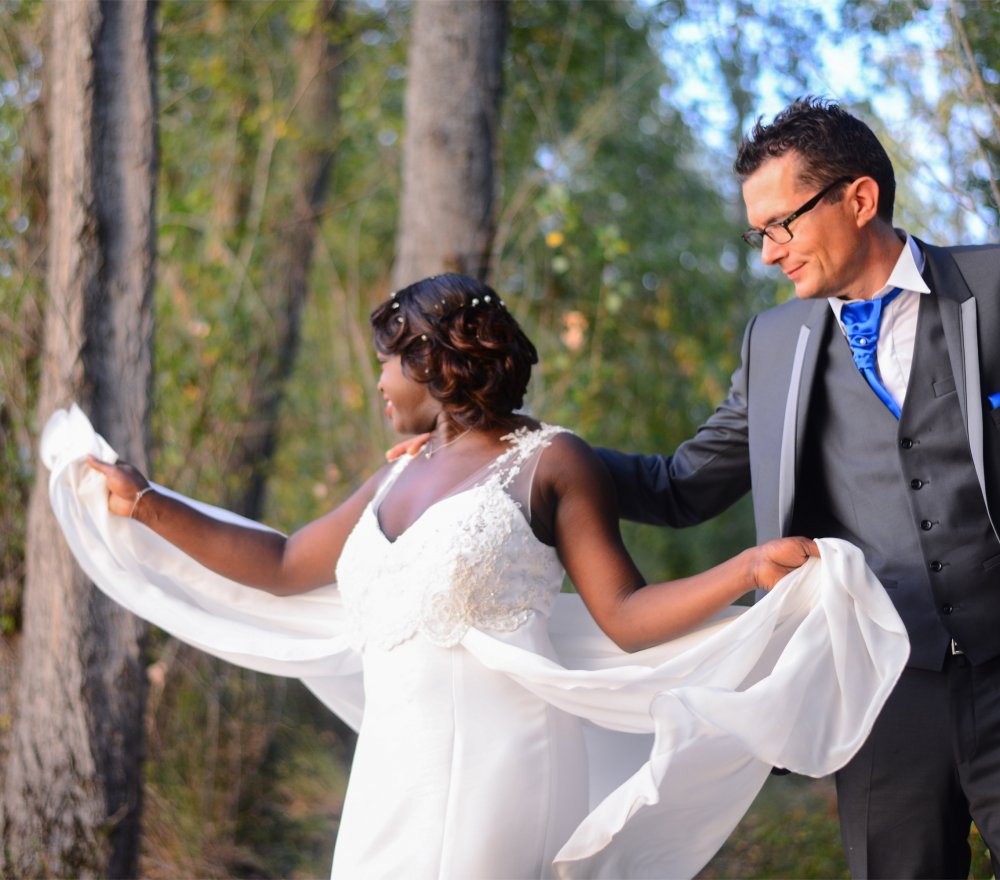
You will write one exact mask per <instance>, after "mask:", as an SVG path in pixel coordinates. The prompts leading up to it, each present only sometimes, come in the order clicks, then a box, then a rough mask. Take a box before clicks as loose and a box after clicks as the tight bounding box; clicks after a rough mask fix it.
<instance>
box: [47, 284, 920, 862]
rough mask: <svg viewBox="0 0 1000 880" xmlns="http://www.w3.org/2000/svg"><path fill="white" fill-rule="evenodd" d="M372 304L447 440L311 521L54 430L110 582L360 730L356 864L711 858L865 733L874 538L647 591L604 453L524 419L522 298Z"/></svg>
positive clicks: (408, 415)
mask: <svg viewBox="0 0 1000 880" xmlns="http://www.w3.org/2000/svg"><path fill="white" fill-rule="evenodd" d="M371 323H372V326H373V329H374V340H375V347H376V349H377V352H378V359H379V361H380V363H381V378H380V380H379V383H378V388H379V390H380V392H381V394H382V396H383V398H384V399H385V413H386V416H387V417H388V418H389V419H390V421H391V423H392V425H393V427H394V428H395V429H396V430H397V431H399V432H401V433H404V434H417V433H422V432H429V433H430V435H431V436H430V439H429V441H428V442H427V443H426V445H425V446H424V447H423V449H421V450H420V451H418V452H417V453H415V454H413V455H406V456H403V457H402V458H401V459H399V460H398V461H396V462H393V463H390V464H387V465H385V466H384V467H383V468H382V469H380V470H379V471H378V472H376V473H375V474H373V475H372V476H371V477H370V478H369V479H367V480H366V481H365V482H364V483H363V484H362V485H361V487H360V488H359V489H358V490H357V491H356V492H355V493H354V494H353V495H351V496H350V497H349V498H348V499H347V500H346V501H345V502H344V503H343V504H341V505H340V506H339V507H337V508H336V509H335V510H333V511H331V512H330V513H328V514H326V515H325V516H323V517H321V518H320V519H318V520H316V521H315V522H312V523H310V524H308V525H306V526H304V527H303V528H301V529H299V530H298V531H296V532H294V533H293V534H291V535H290V536H287V537H286V536H285V535H283V534H281V533H278V532H275V531H272V530H270V529H267V528H264V527H262V526H260V525H258V524H256V523H250V522H247V521H245V520H242V519H240V518H239V517H236V516H234V515H232V514H227V513H226V512H224V511H220V510H217V509H215V508H210V507H208V506H206V505H203V504H199V503H197V502H193V501H190V500H189V499H185V498H182V497H181V496H179V495H177V494H175V493H172V492H170V491H168V490H166V489H164V488H163V487H160V486H157V485H155V484H153V483H150V482H148V481H147V480H146V479H145V477H143V476H142V475H141V474H140V473H139V472H138V471H137V470H136V469H135V468H133V467H131V466H129V465H127V464H124V463H121V462H119V463H113V462H114V461H115V458H116V456H115V454H114V452H113V451H112V450H110V449H109V448H108V447H107V445H106V444H105V443H104V442H103V440H102V439H101V438H100V437H98V436H97V435H96V434H94V433H93V429H92V428H91V427H90V425H89V423H88V422H87V421H86V419H85V417H83V415H82V413H80V412H79V410H75V409H74V410H72V411H70V412H60V413H57V414H56V415H55V416H54V417H53V418H52V420H50V423H49V425H48V426H47V427H46V430H45V433H44V435H43V441H42V454H43V459H44V460H45V462H46V464H47V465H48V466H49V467H50V469H51V470H52V478H51V482H50V490H51V491H50V494H51V497H52V502H53V506H54V509H55V510H56V513H57V516H58V518H59V520H60V524H61V526H62V528H63V531H64V533H65V534H66V537H67V539H68V541H69V543H70V545H71V547H72V548H73V550H74V553H75V554H76V555H77V557H78V558H79V560H80V562H81V565H82V566H83V567H84V569H85V570H86V571H87V572H88V574H89V575H90V577H91V578H92V579H93V580H94V581H95V583H96V584H97V585H98V586H99V587H100V588H101V589H103V590H105V592H107V593H108V594H109V595H111V596H112V597H113V598H115V599H116V600H117V601H119V602H121V603H122V604H123V605H125V606H126V607H128V608H130V609H131V610H133V611H135V612H136V613H138V614H140V615H142V616H144V617H146V618H148V619H149V620H151V621H152V622H154V623H156V624H157V625H159V626H161V627H162V628H164V629H166V630H167V631H169V632H171V633H173V634H174V635H176V636H178V637H179V638H182V639H185V640H186V641H188V642H190V643H192V644H194V645H196V646H198V647H201V648H203V649H205V650H207V651H210V652H211V653H213V654H216V655H217V656H221V657H225V658H227V659H230V660H233V661H234V662H237V663H241V664H243V665H246V666H249V667H251V668H254V669H260V670H263V671H267V672H274V673H277V674H285V675H294V676H297V677H301V678H302V679H303V680H304V681H305V682H306V683H307V685H309V686H310V687H311V688H312V689H313V690H314V691H315V692H316V693H317V695H318V696H320V698H321V699H323V700H324V701H325V702H326V703H327V705H329V706H330V707H331V708H332V709H334V710H335V711H337V712H338V713H340V714H341V715H342V716H343V717H344V718H345V720H346V721H347V722H348V723H351V724H352V725H354V726H356V727H357V728H358V730H359V738H358V744H357V749H356V754H355V757H354V763H353V766H352V770H351V775H350V781H349V784H348V791H347V796H346V800H345V805H344V811H343V817H342V821H341V824H340V830H339V833H338V837H337V845H336V850H335V854H334V862H333V874H334V876H335V877H343V878H354V877H365V878H379V877H385V878H390V877H399V876H407V877H417V878H420V877H443V878H477V880H479V878H488V877H496V878H537V877H545V876H553V875H555V876H566V877H572V876H580V877H682V876H693V874H695V873H696V872H697V871H698V870H699V869H700V868H701V867H702V866H703V864H704V863H705V862H706V861H707V860H708V859H709V858H710V857H711V855H712V854H713V853H714V851H715V850H716V849H717V848H718V847H719V846H720V845H721V843H722V842H723V841H724V839H725V837H726V836H727V835H728V833H729V832H730V831H731V829H732V828H733V827H734V826H735V824H736V822H737V821H738V820H739V818H740V816H741V815H742V814H743V812H744V811H745V809H746V808H747V806H748V805H749V803H750V801H751V800H752V799H753V797H754V795H755V794H756V792H757V791H758V790H759V788H760V786H761V785H762V784H763V781H764V779H765V778H766V776H767V773H768V771H769V769H770V767H771V766H772V765H780V766H784V767H788V768H790V769H793V770H796V771H798V772H805V773H811V774H813V775H821V774H826V773H829V772H832V771H833V770H834V769H836V768H837V767H839V766H840V765H841V764H843V763H844V762H846V761H847V760H848V758H849V757H850V756H851V755H852V754H853V753H854V751H855V750H856V749H857V748H858V747H860V745H861V743H862V742H863V741H864V738H865V737H866V735H867V733H868V730H869V729H870V725H871V723H872V721H873V719H874V717H875V715H876V714H877V712H878V709H879V708H880V707H881V704H882V702H883V701H884V699H885V697H886V696H887V694H888V693H889V691H890V690H891V687H892V685H893V683H894V682H895V679H896V677H897V676H898V674H899V671H900V669H901V667H902V664H903V663H904V662H905V658H906V654H907V652H908V645H907V642H906V636H905V634H904V631H903V628H902V626H901V624H900V623H899V620H898V618H897V617H896V615H895V612H894V611H893V610H892V607H891V605H890V603H889V602H888V600H887V599H886V597H885V596H884V594H883V593H882V591H881V587H880V586H879V584H878V582H877V581H875V580H874V577H873V576H872V575H871V573H870V572H869V571H868V569H867V568H866V567H865V565H864V562H863V560H862V559H861V557H860V554H859V553H858V551H856V550H855V549H854V548H852V547H851V546H850V545H846V544H844V543H842V542H836V541H820V542H818V546H817V543H814V542H812V541H810V540H807V539H805V538H786V539H781V540H777V541H772V542H769V543H767V544H764V545H762V546H760V547H754V548H751V549H748V550H745V551H744V552H742V553H740V554H739V555H737V556H735V557H734V558H732V559H730V560H728V561H726V562H724V563H722V564H721V565H718V566H716V567H715V568H712V569H710V570H708V571H705V572H702V573H700V574H696V575H692V576H690V577H686V578H681V579H679V580H675V581H670V582H665V583H656V584H647V583H646V581H645V580H644V578H643V577H642V575H641V574H640V572H639V571H638V570H637V568H636V566H635V564H634V563H633V562H632V560H631V558H630V557H629V555H628V552H627V551H626V549H625V547H624V545H623V543H622V540H621V537H620V534H619V531H618V521H617V509H616V500H615V496H614V489H613V487H612V486H611V484H610V481H609V478H608V476H607V474H606V473H605V471H604V469H603V466H602V465H601V463H600V461H599V460H598V459H597V457H596V455H595V454H594V453H593V452H592V451H591V449H590V447H589V446H587V444H586V443H584V442H583V441H582V440H580V439H579V438H578V437H576V436H574V435H573V434H571V433H569V432H567V431H564V430H563V429H560V428H556V427H553V426H549V425H545V424H542V423H540V422H537V421H535V420H533V419H531V418H529V417H527V416H524V415H521V414H519V412H518V410H519V408H520V407H521V404H522V401H523V397H524V393H525V390H526V387H527V384H528V380H529V377H530V372H531V367H532V365H533V364H534V363H535V362H536V361H537V356H536V353H535V349H534V347H533V346H532V344H531V342H530V341H529V340H528V339H527V337H526V336H525V335H524V333H523V332H522V331H521V329H520V327H519V326H518V324H517V323H516V321H515V320H514V318H513V317H512V316H511V315H510V313H509V312H508V311H507V309H506V307H505V305H504V303H503V302H502V301H501V300H500V298H499V297H498V296H497V294H496V293H495V292H494V291H493V290H491V289H490V288H489V287H487V286H485V285H482V284H480V283H478V282H475V281H473V280H471V279H468V278H464V277H462V276H458V275H440V276H436V277H434V278H429V279H425V280H423V281H420V282H417V283H416V284H413V285H411V286H409V287H407V288H405V289H404V290H401V291H399V292H398V293H396V294H393V296H392V297H391V298H390V299H389V300H387V301H386V302H384V303H383V304H382V305H380V306H379V307H378V308H376V309H375V311H374V312H373V313H372V316H371ZM87 464H89V466H90V467H89V468H88V467H87V466H86V465H87ZM109 510H110V512H111V513H112V514H116V515H117V516H112V517H108V516H107V512H108V511H109ZM564 572H565V574H567V575H568V576H569V578H570V580H571V581H572V582H573V585H574V586H575V587H576V591H577V592H576V594H575V595H574V594H568V593H561V586H562V582H563V575H564ZM789 573H791V575H789ZM334 575H335V578H336V584H335V585H332V584H331V581H332V580H333V577H334ZM786 575H789V576H788V577H786ZM779 582H780V583H779ZM776 584H777V588H776V589H774V590H773V591H772V592H771V593H770V594H769V595H768V597H767V598H766V599H765V600H764V601H762V602H761V603H759V604H758V605H756V606H754V607H753V608H751V609H749V610H745V609H744V610H742V613H741V610H737V609H730V607H729V606H730V605H731V603H732V602H733V601H734V600H736V599H737V598H738V597H740V596H742V595H743V594H744V593H746V592H747V591H749V590H752V589H754V588H758V587H763V588H766V589H770V588H772V587H775V585H776ZM247 587H251V588H256V589H247ZM595 622H596V627H595V626H594V623H595ZM819 707H822V711H818V708H819Z"/></svg>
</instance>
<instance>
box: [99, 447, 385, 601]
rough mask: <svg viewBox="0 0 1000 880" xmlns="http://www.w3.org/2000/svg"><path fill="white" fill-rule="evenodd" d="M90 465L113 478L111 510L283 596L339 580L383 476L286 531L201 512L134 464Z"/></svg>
mask: <svg viewBox="0 0 1000 880" xmlns="http://www.w3.org/2000/svg"><path fill="white" fill-rule="evenodd" d="M88 463H89V464H90V466H91V467H92V468H94V469H95V470H98V471H100V472H101V473H102V474H104V476H105V477H106V479H107V485H108V509H109V510H110V511H111V512H112V513H114V514H118V515H119V516H131V517H132V518H134V519H136V520H138V521H139V522H141V523H143V525H145V526H148V527H149V528H150V529H152V530H153V531H154V532H156V533H157V534H158V535H160V536H161V537H163V538H165V539H166V540H167V541H169V542H170V543H171V544H174V545H175V546H176V547H178V548H179V549H180V550H182V551H184V552H185V553H187V554H188V555H189V556H191V557H192V558H193V559H195V560H197V561H198V562H200V563H201V564H202V565H204V566H205V567H206V568H210V569H211V570H212V571H214V572H217V573H218V574H221V575H223V576H224V577H227V578H229V579H230V580H234V581H237V582H239V583H242V584H246V585H247V586H249V587H256V588H257V589H261V590H266V591H267V592H269V593H274V594H275V595H279V596H280V595H291V594H293V593H304V592H306V591H308V590H313V589H316V588H317V587H321V586H323V585H324V584H328V583H330V582H331V581H332V580H333V577H334V569H335V568H336V566H337V560H338V559H339V558H340V552H341V550H342V549H343V546H344V542H345V541H346V540H347V536H348V535H349V534H350V532H351V529H353V528H354V525H355V524H356V523H357V521H358V518H359V517H360V516H361V513H362V511H363V510H364V509H365V506H366V505H367V504H368V502H369V501H371V499H372V497H373V496H374V494H375V490H376V488H377V486H378V482H379V479H380V477H381V476H382V475H383V471H379V472H377V473H376V474H373V475H372V476H371V477H370V478H369V479H368V480H367V481H366V482H365V483H364V484H363V485H362V486H361V488H359V489H358V490H357V491H356V492H355V493H354V494H353V495H351V497H350V498H348V499H347V500H346V501H345V502H344V503H343V504H341V505H340V506H339V507H337V508H336V509H335V510H333V511H331V512H330V513H328V514H326V515H325V516H322V517H320V518H319V519H317V520H315V521H313V522H311V523H309V524H308V525H306V526H304V527H303V528H301V529H299V530H298V531H296V532H294V533H293V534H292V535H290V536H285V535H282V534H280V533H279V532H274V531H270V530H264V529H257V528H252V527H247V526H241V525H239V524H237V523H227V522H222V521H221V520H217V519H215V518H213V517H211V516H208V515H206V514H204V513H201V512H200V511H198V510H195V509H194V508H193V507H191V506H190V505H187V504H185V503H184V502H183V501H180V500H178V499H176V498H173V497H171V496H169V495H164V494H163V493H160V492H157V491H156V490H155V489H154V488H153V487H152V486H151V485H150V484H149V482H148V481H147V480H146V478H145V477H144V476H143V475H142V474H141V473H140V472H139V471H138V470H136V469H135V468H134V467H132V466H131V465H129V464H124V463H119V464H106V463H104V462H101V461H98V460H97V459H96V458H93V457H91V458H89V459H88ZM383 470H384V469H383Z"/></svg>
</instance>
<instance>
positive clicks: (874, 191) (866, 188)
mask: <svg viewBox="0 0 1000 880" xmlns="http://www.w3.org/2000/svg"><path fill="white" fill-rule="evenodd" d="M878 195H879V189H878V184H877V183H876V182H875V179H874V178H872V177H859V178H858V179H857V180H855V181H854V183H852V184H851V185H850V186H848V187H847V193H846V195H845V196H844V198H846V199H849V200H850V202H851V207H852V209H853V211H854V218H855V220H856V221H857V224H858V228H859V229H860V228H861V227H862V226H867V225H868V224H869V223H871V222H872V220H874V219H875V218H876V217H877V216H878Z"/></svg>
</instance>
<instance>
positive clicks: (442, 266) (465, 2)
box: [393, 0, 507, 288]
mask: <svg viewBox="0 0 1000 880" xmlns="http://www.w3.org/2000/svg"><path fill="white" fill-rule="evenodd" d="M506 31H507V5H506V0H416V2H415V3H414V6H413V27H412V34H411V37H410V60H409V74H408V75H409V81H408V83H407V90H406V137H405V139H404V145H403V192H402V199H401V208H400V227H399V237H398V241H397V247H396V264H395V267H394V269H393V284H394V286H395V287H397V288H398V287H402V286H404V285H406V284H409V283H411V282H413V281H416V280H418V279H420V278H423V277H426V276H428V275H433V274H435V273H438V272H461V273H463V274H465V275H470V276H472V277H474V278H478V279H480V280H482V279H485V277H486V275H487V273H488V271H489V260H490V250H491V246H492V241H493V234H494V231H495V227H496V221H495V217H494V207H493V202H494V168H495V164H496V143H497V132H498V126H499V117H500V86H501V63H502V60H503V47H504V41H505V37H506Z"/></svg>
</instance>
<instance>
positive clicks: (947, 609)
mask: <svg viewBox="0 0 1000 880" xmlns="http://www.w3.org/2000/svg"><path fill="white" fill-rule="evenodd" d="M954 610H955V608H954V606H953V605H952V604H951V602H945V604H944V605H942V606H941V613H942V614H951V612H952V611H954Z"/></svg>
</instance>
